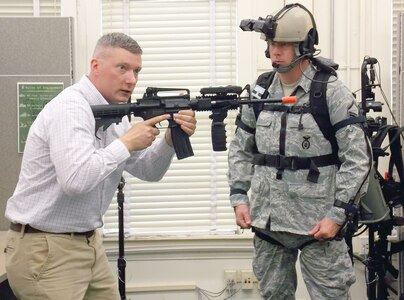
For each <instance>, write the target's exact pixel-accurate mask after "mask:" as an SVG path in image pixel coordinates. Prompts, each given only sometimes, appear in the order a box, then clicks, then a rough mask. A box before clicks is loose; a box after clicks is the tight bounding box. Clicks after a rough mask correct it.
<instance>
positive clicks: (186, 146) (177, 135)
mask: <svg viewBox="0 0 404 300" xmlns="http://www.w3.org/2000/svg"><path fill="white" fill-rule="evenodd" d="M169 123H171V124H169V127H170V128H171V140H172V142H173V145H174V150H175V154H176V155H177V159H178V160H180V159H183V158H187V157H189V156H193V155H194V151H193V150H192V145H191V142H190V141H189V136H188V134H186V133H185V132H184V131H183V130H182V129H181V127H180V126H179V125H178V124H177V123H175V121H172V122H171V121H169Z"/></svg>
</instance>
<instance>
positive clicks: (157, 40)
mask: <svg viewBox="0 0 404 300" xmlns="http://www.w3.org/2000/svg"><path fill="white" fill-rule="evenodd" d="M102 4H103V5H102V31H103V33H107V32H112V31H123V32H125V33H127V34H129V35H130V36H132V37H133V38H134V39H135V40H137V41H138V43H139V45H140V46H141V47H142V49H143V56H142V58H143V69H142V72H141V73H140V76H139V82H138V84H137V87H136V88H135V91H134V95H133V96H132V99H137V98H140V97H141V96H142V94H143V92H144V91H145V89H146V87H149V86H154V87H177V88H188V89H190V91H191V95H192V96H193V97H194V96H196V95H198V93H199V90H200V89H201V88H202V87H208V86H223V85H229V84H234V83H235V82H236V44H235V43H236V40H235V32H236V30H235V1H230V0H198V1H193V0H188V1H182V0H181V1H178V0H177V1H167V0H166V1H125V0H124V1H122V0H104V1H103V2H102ZM235 114H236V112H232V113H230V116H229V117H228V118H227V119H226V123H227V124H228V125H227V127H226V129H227V132H228V141H230V139H231V134H232V133H233V132H234V130H235V128H234V126H232V125H233V124H234V117H235ZM197 122H198V123H197V131H196V133H195V134H194V135H193V136H192V137H191V144H192V147H193V149H194V153H195V155H194V156H193V157H189V158H186V159H184V160H180V161H178V160H177V159H176V158H174V161H173V163H172V165H171V167H170V169H169V171H168V172H167V174H166V175H165V177H164V178H163V179H162V180H161V181H160V182H157V183H146V182H142V181H140V180H137V179H135V178H132V177H130V175H129V174H124V177H125V180H126V185H125V189H124V192H125V228H126V232H127V234H133V235H137V236H138V235H143V234H145V235H167V234H169V235H188V234H221V233H232V234H234V232H235V231H236V228H237V227H236V224H235V220H234V212H233V209H232V208H231V207H230V202H229V187H228V184H227V178H226V172H227V152H213V151H212V150H211V148H212V147H211V137H210V123H211V120H210V119H209V112H199V113H197ZM160 136H164V132H162V133H161V135H160ZM117 214H118V208H117V202H116V198H114V199H113V200H112V203H111V206H110V209H109V210H108V212H107V213H106V215H105V219H104V221H105V226H104V232H105V234H107V235H108V234H114V233H116V232H117V230H118V216H117Z"/></svg>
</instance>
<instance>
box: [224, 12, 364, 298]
mask: <svg viewBox="0 0 404 300" xmlns="http://www.w3.org/2000/svg"><path fill="white" fill-rule="evenodd" d="M248 26H250V27H248ZM254 26H255V27H254ZM240 27H241V28H242V29H243V30H250V31H252V30H254V31H259V32H262V33H263V36H265V39H266V41H267V43H268V49H267V51H266V54H267V57H270V58H271V60H272V63H273V67H274V69H275V70H276V73H275V75H274V77H273V80H272V84H271V85H270V86H269V87H268V88H267V87H265V86H262V85H259V84H258V83H259V82H258V81H257V84H256V85H255V88H254V91H253V95H259V96H260V97H259V98H266V97H268V96H270V97H282V96H284V95H290V94H294V95H296V96H297V99H298V100H297V103H296V104H295V105H294V106H293V107H289V108H288V109H285V106H283V109H279V106H278V108H277V109H274V105H272V106H268V105H267V106H264V107H263V108H262V110H260V112H259V113H258V114H257V112H256V111H255V110H254V109H253V108H250V107H243V110H242V113H241V115H240V116H239V120H238V122H237V124H238V129H237V131H236V134H235V137H234V140H233V141H232V143H231V146H230V149H229V173H228V178H229V184H230V187H231V205H232V206H233V207H234V209H235V214H236V220H237V224H238V225H239V226H240V227H241V228H250V227H252V228H253V231H254V232H255V237H254V249H255V250H254V259H253V270H254V273H255V275H256V277H257V278H258V281H259V284H260V289H261V292H262V296H263V297H264V298H265V299H274V300H284V299H295V291H296V286H297V276H296V269H295V264H296V260H297V257H298V254H299V249H300V264H301V272H302V275H303V278H304V281H305V284H306V287H307V289H308V291H309V293H310V296H311V298H312V299H315V300H322V299H334V300H342V299H344V300H345V299H349V287H350V286H351V285H352V284H353V283H354V282H355V274H354V271H353V268H352V263H351V260H350V257H349V254H348V251H347V246H346V243H345V241H343V240H336V239H334V238H335V237H336V235H337V233H338V232H339V231H340V229H341V227H342V226H343V225H344V224H345V222H346V213H347V212H348V211H349V210H350V208H352V205H350V202H349V201H351V200H352V199H355V197H356V196H358V195H361V194H362V191H365V190H366V189H367V176H368V173H369V170H370V166H371V162H372V160H371V149H370V147H369V143H368V140H367V137H366V134H365V133H364V131H363V128H362V124H360V122H359V120H362V122H363V118H362V119H361V117H358V114H359V111H358V107H357V106H356V105H355V101H354V98H353V96H352V94H351V92H350V91H349V90H348V88H347V87H345V86H344V85H343V84H342V82H341V81H339V80H338V79H337V78H336V77H335V76H331V77H329V79H327V80H326V82H325V83H326V87H327V90H326V101H327V102H326V105H327V107H328V113H329V116H328V118H329V122H330V123H331V124H332V125H333V126H336V125H337V124H340V125H341V126H337V128H338V129H337V130H336V132H335V138H336V142H337V146H338V149H337V151H336V153H335V157H333V156H332V153H333V148H332V146H331V143H330V141H329V140H328V139H327V138H325V136H324V135H323V133H322V131H321V129H320V128H319V125H318V123H317V122H316V120H315V118H314V117H313V115H314V113H313V111H310V89H311V85H312V82H313V81H314V80H313V77H314V76H315V74H316V71H317V69H318V68H317V67H316V66H314V65H313V64H314V63H313V62H314V61H316V60H315V58H313V54H314V52H315V51H316V50H315V49H314V45H315V44H317V43H318V37H317V32H316V26H315V22H314V19H313V16H312V15H311V13H310V12H309V11H308V10H307V9H306V8H305V7H304V6H302V5H300V4H290V5H287V6H285V7H284V8H283V9H281V10H280V11H279V12H278V13H277V14H275V15H274V16H269V17H267V18H266V19H265V20H264V19H260V20H257V21H255V20H243V21H242V23H241V25H240ZM243 27H244V28H243ZM271 107H272V108H271ZM351 119H352V121H347V120H351ZM250 189H251V191H250V192H251V193H250V197H248V195H247V191H249V190H250Z"/></svg>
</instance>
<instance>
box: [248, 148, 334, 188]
mask: <svg viewBox="0 0 404 300" xmlns="http://www.w3.org/2000/svg"><path fill="white" fill-rule="evenodd" d="M252 163H253V164H254V165H260V166H267V167H274V168H276V169H278V170H282V169H287V170H292V171H295V170H301V169H308V170H309V174H308V175H307V180H308V181H310V182H314V183H317V182H318V176H319V175H320V171H319V170H318V167H325V166H330V165H340V161H339V160H338V157H336V156H335V155H334V154H327V155H320V156H313V157H297V156H284V155H279V154H278V155H272V154H261V153H258V154H255V155H254V157H253V160H252Z"/></svg>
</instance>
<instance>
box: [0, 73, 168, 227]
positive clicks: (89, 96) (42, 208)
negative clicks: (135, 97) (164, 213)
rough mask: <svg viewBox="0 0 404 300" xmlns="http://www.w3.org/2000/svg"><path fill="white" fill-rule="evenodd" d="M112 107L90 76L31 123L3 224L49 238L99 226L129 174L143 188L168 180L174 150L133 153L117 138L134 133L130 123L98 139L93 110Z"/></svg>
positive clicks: (163, 146)
mask: <svg viewBox="0 0 404 300" xmlns="http://www.w3.org/2000/svg"><path fill="white" fill-rule="evenodd" d="M98 104H108V103H107V101H106V100H105V99H104V98H103V97H102V95H101V94H100V93H99V92H98V90H97V89H96V88H95V87H94V85H93V84H92V83H91V81H90V80H89V79H88V78H87V76H83V77H82V79H81V80H80V81H79V82H78V83H76V84H74V85H72V86H70V87H68V88H66V89H65V90H64V91H62V92H61V93H60V94H59V95H58V96H56V97H55V98H54V99H52V101H50V102H49V103H48V104H47V105H46V106H45V107H44V108H43V110H42V111H41V112H40V113H39V114H38V116H37V118H36V120H35V121H34V123H33V124H32V126H31V128H30V131H29V134H28V138H27V142H26V145H25V150H24V156H23V160H22V165H21V172H20V176H19V180H18V184H17V187H16V189H15V191H14V194H13V196H12V197H11V198H10V199H9V200H8V202H7V208H6V217H7V218H8V219H9V220H10V221H11V222H13V223H21V224H30V226H32V227H34V228H36V229H39V230H43V231H49V232H80V231H88V230H93V229H96V228H99V227H102V225H103V222H102V217H103V215H104V213H105V212H106V210H107V208H108V206H109V204H110V202H111V200H112V198H113V195H114V193H115V191H116V189H117V187H118V184H119V181H120V178H121V175H122V172H123V171H124V170H126V171H128V172H129V173H131V174H132V175H133V176H136V177H137V178H139V179H142V180H146V181H158V180H160V179H161V178H162V177H163V176H164V174H165V173H166V171H167V169H168V167H169V165H170V163H171V160H172V158H173V155H174V149H173V148H172V147H170V146H169V145H168V144H167V143H166V142H165V139H164V138H162V139H161V140H159V141H158V142H156V143H154V144H153V145H152V146H151V147H149V148H147V149H145V150H142V151H135V152H132V153H129V151H128V150H127V148H126V147H125V146H124V144H123V143H122V142H121V141H120V140H119V139H117V138H118V137H119V136H121V135H122V134H123V133H125V132H126V131H127V130H128V129H129V128H130V126H131V125H130V123H129V120H128V118H127V117H124V118H123V120H122V122H121V123H119V124H118V125H117V124H112V125H111V126H110V127H109V128H108V129H107V130H106V131H105V132H104V131H103V129H102V128H100V129H99V130H98V131H97V133H96V134H95V119H94V116H93V113H92V110H91V107H90V105H98Z"/></svg>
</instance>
